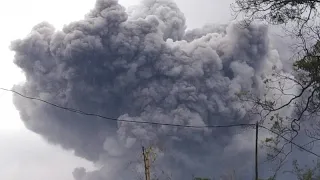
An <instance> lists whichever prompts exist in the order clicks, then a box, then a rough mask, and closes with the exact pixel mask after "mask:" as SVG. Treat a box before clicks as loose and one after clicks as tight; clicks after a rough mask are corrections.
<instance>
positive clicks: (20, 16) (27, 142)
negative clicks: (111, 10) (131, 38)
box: [0, 0, 232, 180]
mask: <svg viewBox="0 0 320 180" xmlns="http://www.w3.org/2000/svg"><path fill="white" fill-rule="evenodd" d="M176 2H177V4H178V6H179V8H180V9H181V11H182V12H183V13H184V14H185V17H186V19H187V25H188V28H190V29H191V28H197V27H201V26H203V25H204V24H212V23H226V22H227V21H229V20H230V19H231V16H230V14H231V13H230V9H229V5H230V3H231V2H232V1H231V0H224V1H221V0H197V1H195V0H176ZM94 3H95V1H94V0H86V1H78V0H55V1H53V0H27V1H26V0H10V1H1V2H0V21H1V22H2V26H1V28H0V39H1V41H0V52H1V53H0V57H1V58H0V59H1V60H0V87H2V88H8V89H10V88H11V87H12V85H13V84H16V83H19V82H23V80H24V77H23V75H22V73H21V72H20V70H19V69H18V68H16V67H15V65H14V64H13V63H12V59H13V55H14V54H13V52H11V51H10V50H9V48H8V47H9V45H10V42H11V41H12V40H15V39H18V38H23V37H24V36H26V35H27V34H28V33H29V32H30V30H31V28H32V27H33V26H34V25H35V24H37V23H39V22H41V21H47V22H49V23H51V24H53V25H54V26H55V27H56V28H57V29H61V28H62V27H63V25H64V24H67V23H69V22H72V21H75V20H79V19H81V18H82V17H83V16H84V15H85V14H86V13H87V12H88V11H89V10H90V9H91V7H93V5H94ZM120 3H121V4H122V5H124V6H125V7H128V6H130V5H135V4H137V3H139V0H120ZM72 8H74V10H73V12H72V13H70V12H69V9H72ZM11 98H12V97H11V94H10V93H8V92H1V91H0V109H1V118H0V121H1V124H2V126H0V159H1V161H0V179H6V180H25V179H32V180H40V179H41V180H42V179H47V180H57V179H59V180H72V174H71V173H70V172H72V171H73V169H74V168H75V167H78V166H83V167H86V168H89V169H90V168H94V167H93V165H92V164H91V163H90V162H88V161H86V160H84V159H80V158H78V157H75V156H74V155H72V152H70V151H65V150H62V148H60V147H57V146H53V145H49V144H48V143H47V142H46V141H44V140H43V139H42V138H41V137H39V136H38V135H36V134H34V133H32V132H30V131H28V130H27V129H26V128H25V127H24V125H23V124H22V121H20V119H19V115H18V113H17V111H16V110H15V108H14V106H13V104H12V102H11V101H12V100H11ZM49 154H50V156H48V155H49Z"/></svg>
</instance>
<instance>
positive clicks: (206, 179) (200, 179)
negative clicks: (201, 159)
mask: <svg viewBox="0 0 320 180" xmlns="http://www.w3.org/2000/svg"><path fill="white" fill-rule="evenodd" d="M194 180H210V179H209V178H201V177H195V178H194Z"/></svg>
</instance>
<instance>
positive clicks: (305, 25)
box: [233, 0, 320, 179]
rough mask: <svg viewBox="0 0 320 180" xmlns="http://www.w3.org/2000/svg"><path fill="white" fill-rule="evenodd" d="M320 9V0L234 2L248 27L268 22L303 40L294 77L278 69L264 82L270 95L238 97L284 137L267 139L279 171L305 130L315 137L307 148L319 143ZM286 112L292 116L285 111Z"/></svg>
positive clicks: (295, 65) (298, 48) (249, 0)
mask: <svg viewBox="0 0 320 180" xmlns="http://www.w3.org/2000/svg"><path fill="white" fill-rule="evenodd" d="M319 5H320V0H236V1H235V3H234V4H233V10H234V11H235V12H236V16H238V15H244V17H245V21H244V22H246V24H247V23H251V22H252V21H254V20H257V19H258V20H263V21H265V22H267V23H268V24H272V25H279V26H281V27H283V28H284V30H285V32H286V33H287V35H288V36H290V37H294V38H296V39H297V40H299V43H297V44H296V46H295V49H296V52H297V54H295V56H294V59H293V61H294V63H293V68H292V72H291V74H284V73H283V72H279V71H276V70H275V71H274V72H273V74H272V77H267V78H266V79H265V81H264V84H265V87H266V89H267V92H265V93H264V94H263V95H254V94H253V93H251V92H241V93H239V94H238V95H239V97H240V99H241V100H244V101H248V102H250V103H252V105H253V108H252V112H253V113H254V114H256V115H259V116H260V117H261V121H262V122H266V121H268V123H271V124H272V128H271V129H272V130H273V131H274V132H276V133H277V134H279V135H277V136H275V137H272V138H267V139H265V141H264V145H265V147H268V148H269V150H270V151H269V154H268V159H269V160H271V161H277V162H278V167H277V168H276V170H279V169H280V167H281V166H282V165H283V163H284V162H285V159H286V157H287V156H288V155H289V154H290V153H291V152H292V145H291V146H290V144H291V142H292V141H294V139H295V138H296V137H297V136H298V134H299V133H301V132H304V134H305V135H307V136H308V137H310V138H311V140H310V142H307V143H306V144H304V145H303V146H304V147H309V148H312V147H311V145H312V144H313V143H315V142H316V141H319V140H320V122H319V121H317V119H318V116H319V114H320V25H319V12H318V8H319ZM293 90H295V92H293ZM270 94H271V95H270ZM285 109H290V110H292V113H291V114H289V115H288V114H285V113H282V112H283V111H284V110H285ZM302 120H303V121H302ZM303 123H304V124H303ZM303 125H304V127H303V128H302V126H303ZM281 137H286V138H287V139H289V141H283V139H281ZM275 174H276V173H275ZM273 178H275V176H274V177H273ZM304 179H306V178H304Z"/></svg>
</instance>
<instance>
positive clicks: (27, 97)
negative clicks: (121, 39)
mask: <svg viewBox="0 0 320 180" xmlns="http://www.w3.org/2000/svg"><path fill="white" fill-rule="evenodd" d="M0 90H3V91H8V92H12V93H14V94H17V95H19V96H21V97H23V98H26V99H30V100H35V101H40V102H43V103H45V104H48V105H51V106H54V107H56V108H59V109H63V110H66V111H70V112H73V113H77V114H81V115H85V116H94V117H98V118H102V119H106V120H110V121H118V122H128V123H137V124H151V125H163V126H174V127H184V128H230V127H244V126H246V127H250V126H252V127H254V126H255V125H256V124H244V123H242V124H229V125H210V126H193V125H182V124H170V123H160V122H148V121H135V120H125V119H117V118H111V117H106V116H102V115H99V114H94V113H87V112H84V111H81V110H78V109H73V108H67V107H63V106H60V105H57V104H54V103H51V102H48V101H46V100H43V99H40V98H35V97H30V96H27V95H24V94H22V93H19V92H17V91H15V90H11V89H6V88H0ZM259 127H261V128H264V129H266V130H268V131H270V132H272V133H274V134H276V135H278V136H280V137H281V138H283V139H284V140H286V141H288V142H289V143H291V144H293V145H295V146H296V147H298V148H300V149H302V150H304V151H306V152H308V153H311V154H313V155H315V156H317V157H319V158H320V155H318V154H316V153H314V152H312V151H310V150H308V149H305V148H304V147H303V146H301V145H298V144H296V143H294V142H292V141H290V140H289V139H287V138H286V137H284V136H282V135H280V134H279V133H276V132H275V131H273V130H271V129H269V128H267V127H264V126H262V125H259Z"/></svg>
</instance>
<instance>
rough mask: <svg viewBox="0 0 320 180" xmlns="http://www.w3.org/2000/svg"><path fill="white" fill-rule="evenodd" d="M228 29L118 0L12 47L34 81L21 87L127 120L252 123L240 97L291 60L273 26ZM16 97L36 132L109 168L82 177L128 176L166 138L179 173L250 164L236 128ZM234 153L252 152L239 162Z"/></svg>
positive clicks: (162, 0) (170, 166)
mask: <svg viewBox="0 0 320 180" xmlns="http://www.w3.org/2000/svg"><path fill="white" fill-rule="evenodd" d="M70 11H71V10H70ZM221 27H224V26H221ZM221 27H218V28H215V27H214V26H212V28H211V29H210V27H206V28H204V29H203V31H202V30H201V29H197V30H193V31H189V32H186V31H185V29H186V25H185V18H184V16H183V14H182V13H181V12H180V11H179V9H178V7H177V6H176V4H175V3H173V2H172V1H170V0H145V1H143V2H142V4H141V5H140V6H138V7H136V8H135V9H134V10H132V11H130V13H129V14H127V12H126V11H125V9H124V8H123V7H122V6H121V5H119V4H118V2H117V1H116V0H98V1H97V3H96V5H95V8H94V9H93V10H92V11H91V12H90V13H89V14H87V15H86V17H85V18H84V19H83V20H81V21H77V22H73V23H71V24H69V25H67V26H66V27H64V29H63V30H62V31H55V29H54V27H52V26H51V25H50V24H48V23H40V24H38V25H36V26H35V27H34V28H33V29H32V31H31V33H30V35H29V36H28V37H26V38H25V39H22V40H16V41H14V42H13V43H12V49H13V50H14V51H15V53H16V55H15V61H14V62H15V64H16V65H17V66H19V67H20V68H21V69H22V70H23V71H24V73H25V75H26V79H27V80H26V82H25V83H24V84H22V85H17V86H15V87H14V88H15V90H18V91H20V92H23V93H25V94H28V95H31V96H35V97H39V98H41V99H44V100H47V101H50V102H52V103H56V104H60V105H62V106H67V107H70V108H75V109H81V110H84V111H86V112H91V113H97V114H101V115H104V116H108V117H115V118H118V117H119V118H120V119H133V120H138V121H152V122H162V123H174V124H184V125H216V124H231V123H248V122H251V120H252V119H251V120H249V119H247V118H245V117H246V104H242V103H241V102H238V101H237V100H236V98H235V96H234V93H236V92H239V91H242V90H252V91H254V92H257V93H261V92H263V88H262V87H263V86H262V83H261V82H262V78H263V77H264V76H265V75H267V74H268V72H270V71H271V68H272V66H274V65H276V66H277V68H278V69H281V68H282V65H281V62H280V60H279V59H278V58H277V57H278V56H277V53H276V52H274V51H273V50H272V49H271V48H270V45H269V41H268V31H267V27H265V26H263V25H251V26H250V27H248V28H246V29H243V28H240V27H239V26H237V25H236V24H230V25H228V26H227V27H226V29H225V31H223V32H222V30H221ZM14 102H15V106H16V107H17V109H18V110H19V112H20V115H21V118H22V120H23V121H24V123H25V125H26V126H27V128H29V129H30V130H32V131H34V132H36V133H38V134H40V135H41V136H43V137H44V138H45V139H47V140H48V141H49V142H50V143H54V144H58V145H61V146H62V147H64V148H66V149H71V150H74V152H75V154H76V155H78V156H80V157H84V158H86V159H88V160H90V161H93V162H99V163H100V164H101V163H102V164H103V165H104V166H103V167H102V168H101V169H100V170H97V171H95V172H91V173H85V172H84V171H83V170H82V169H77V170H76V171H75V173H74V174H75V177H76V178H77V179H90V180H96V179H99V178H102V177H104V176H106V177H108V179H114V177H119V175H120V177H122V176H123V177H125V175H124V174H123V169H121V168H122V167H123V166H125V164H126V163H128V161H130V160H132V159H134V158H136V156H137V153H138V154H139V153H140V148H141V146H140V145H141V144H145V145H146V144H150V143H153V144H159V143H164V144H165V145H164V146H166V148H167V149H170V152H164V153H163V154H162V156H161V162H163V163H162V164H165V165H166V166H164V168H167V170H168V171H169V170H172V171H173V173H174V174H175V175H176V176H177V177H183V176H184V175H185V174H186V173H183V172H186V170H187V169H191V170H197V169H198V170H199V171H201V172H203V173H208V174H210V173H212V172H219V171H220V170H222V169H224V168H225V167H227V166H229V165H230V164H233V165H235V166H237V165H242V166H243V161H241V159H242V160H243V159H246V158H248V156H246V153H248V151H251V150H250V149H249V150H247V149H243V147H239V146H238V144H239V141H235V140H234V139H235V138H239V137H241V134H240V135H239V133H236V132H237V131H235V130H234V129H214V130H208V129H201V130H199V129H198V130H190V129H182V128H172V127H165V126H161V127H160V126H150V125H146V124H144V125H141V124H128V123H116V122H112V121H106V120H101V119H97V118H92V117H86V116H79V115H75V114H74V113H71V112H65V111H61V110H58V109H56V108H53V107H51V106H48V105H45V104H41V103H37V102H32V101H29V100H25V99H21V98H20V97H17V96H16V97H14ZM168 134H170V136H168ZM242 135H243V136H245V134H242ZM235 142H236V143H235ZM240 144H241V143H240ZM231 153H234V154H235V153H237V154H241V153H243V156H241V158H240V156H239V157H238V161H236V162H235V161H234V159H232V158H234V156H230V154H231ZM218 154H219V155H218ZM221 154H222V155H221ZM110 164H112V167H111V166H110ZM217 164H218V166H217ZM213 169H214V170H213ZM106 174H107V175H106ZM128 176H130V174H129V175H128ZM187 177H190V176H189V174H188V176H187Z"/></svg>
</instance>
